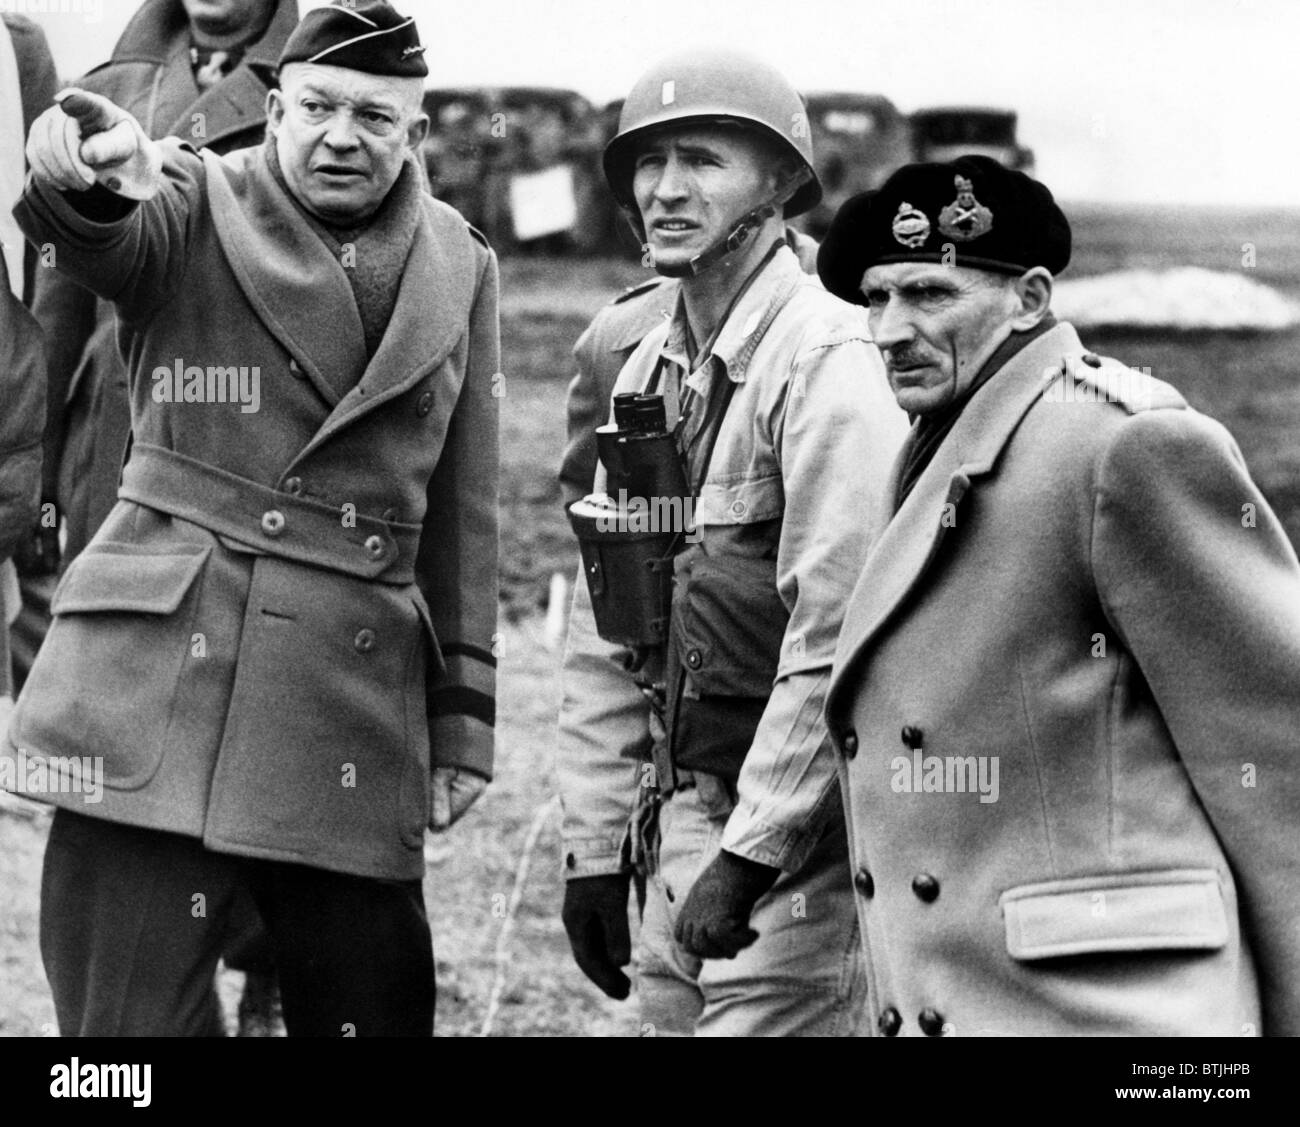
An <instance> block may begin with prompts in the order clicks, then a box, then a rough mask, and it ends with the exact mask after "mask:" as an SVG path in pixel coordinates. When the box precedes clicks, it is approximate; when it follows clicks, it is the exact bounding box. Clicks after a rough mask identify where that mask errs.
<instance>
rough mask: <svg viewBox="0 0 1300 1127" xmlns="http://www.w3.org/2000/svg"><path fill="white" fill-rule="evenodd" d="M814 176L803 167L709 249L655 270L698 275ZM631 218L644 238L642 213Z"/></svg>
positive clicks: (777, 212) (667, 274)
mask: <svg viewBox="0 0 1300 1127" xmlns="http://www.w3.org/2000/svg"><path fill="white" fill-rule="evenodd" d="M811 179H812V172H811V170H809V169H808V168H807V167H806V166H805V167H803V168H800V169H799V171H798V172H797V173H796V174H795V175H794V176H792V177H791V178H790V179H789V180H787V181H786V182H785V183H784V184H782V185H781V186H780V187H779V188H778V189H777V190H776V191H775V192H774V193H773V194H772V195H771V196H769V197H768V198H767V199H766V200H764V201H763V202H762V203H761V204H759V205H758V206H757V207H755V208H752V209H751V210H749V211H747V212H745V214H744V215H742V216H741V217H740V218H739V219H738V220H737V221H736V223H735V224H734V225H733V226H732V228H731V230H730V231H728V232H727V235H726V237H725V238H723V239H720V240H719V241H718V242H716V243H714V244H713V246H711V247H709V248H708V249H707V250H702V251H700V253H699V254H697V255H695V256H694V257H693V258H691V259H690V260H689V261H687V262H684V263H682V264H681V265H680V266H661V265H659V264H658V263H656V264H655V271H656V272H657V273H659V274H662V275H663V276H664V277H665V278H697V277H699V276H700V275H701V274H703V273H704V271H706V270H708V269H709V268H710V267H712V266H716V265H717V264H718V263H719V262H721V261H722V260H723V259H724V258H726V257H728V256H729V255H732V254H735V253H736V251H738V250H740V248H741V247H743V246H744V245H745V244H746V243H747V242H748V241H749V239H750V236H752V235H753V234H754V232H755V231H757V230H758V229H759V228H760V227H762V226H763V224H764V223H766V222H767V221H768V220H769V219H771V218H772V216H774V215H780V214H781V212H782V210H783V209H784V208H785V205H786V204H787V203H788V202H789V200H790V197H791V196H793V195H794V194H795V192H797V191H798V190H799V189H800V188H802V187H803V186H804V185H805V184H806V183H808V181H809V180H811ZM628 218H629V219H630V220H631V221H632V225H633V230H634V231H635V232H636V233H637V235H638V236H640V237H641V238H642V239H643V240H644V239H645V238H646V232H645V228H644V227H643V226H642V225H641V222H640V217H639V216H637V217H636V218H633V217H632V215H631V214H629V216H628Z"/></svg>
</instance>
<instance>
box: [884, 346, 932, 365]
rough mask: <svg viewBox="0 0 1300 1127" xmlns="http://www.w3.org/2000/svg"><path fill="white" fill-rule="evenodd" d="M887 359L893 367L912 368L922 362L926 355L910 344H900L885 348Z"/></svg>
mask: <svg viewBox="0 0 1300 1127" xmlns="http://www.w3.org/2000/svg"><path fill="white" fill-rule="evenodd" d="M885 360H886V362H887V363H888V364H889V365H890V367H893V368H910V367H913V366H914V365H916V364H920V363H922V362H923V361H924V357H922V356H921V355H920V354H919V353H918V352H917V350H916V349H915V348H913V347H911V346H909V345H898V346H897V347H895V348H887V349H885Z"/></svg>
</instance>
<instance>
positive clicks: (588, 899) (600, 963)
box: [560, 873, 632, 1001]
mask: <svg viewBox="0 0 1300 1127" xmlns="http://www.w3.org/2000/svg"><path fill="white" fill-rule="evenodd" d="M631 880H632V878H631V875H630V874H628V873H611V874H609V875H606V876H598V877H574V878H572V879H571V880H569V881H567V882H565V886H564V908H563V909H562V911H561V912H560V918H561V919H562V920H563V921H564V930H565V931H566V932H568V934H569V946H570V947H572V948H573V958H574V960H575V961H576V962H577V964H578V966H579V967H580V968H581V970H582V973H583V974H585V975H586V976H587V977H588V978H589V979H591V981H592V982H594V983H595V984H596V985H597V986H599V987H600V988H601V990H603V991H604V992H605V993H606V994H608V995H609V996H610V997H611V998H617V999H619V1000H620V1001H622V1000H623V999H624V998H626V997H627V996H628V994H629V992H630V991H631V989H632V981H631V979H629V978H628V976H627V975H625V974H624V973H623V972H622V971H621V970H619V969H618V968H619V967H625V966H627V964H628V963H630V962H631V961H632V936H631V933H630V932H629V931H628V926H627V892H628V887H629V885H630V884H631Z"/></svg>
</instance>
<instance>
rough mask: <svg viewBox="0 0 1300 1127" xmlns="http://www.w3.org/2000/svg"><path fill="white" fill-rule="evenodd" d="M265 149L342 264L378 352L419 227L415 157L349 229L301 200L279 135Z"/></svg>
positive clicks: (370, 348)
mask: <svg viewBox="0 0 1300 1127" xmlns="http://www.w3.org/2000/svg"><path fill="white" fill-rule="evenodd" d="M265 152H266V164H267V167H268V168H269V169H270V170H271V175H272V176H274V177H275V181H276V183H277V184H279V185H280V187H281V189H283V191H284V193H285V195H287V196H288V197H289V199H290V200H292V201H293V205H294V207H296V208H297V209H298V211H299V213H300V214H301V215H302V216H303V218H304V219H306V220H307V222H308V223H309V224H310V225H311V228H312V230H313V231H315V232H316V234H317V235H319V236H320V238H321V241H322V242H324V244H325V245H326V246H327V247H329V248H330V250H331V252H333V254H334V255H335V257H336V258H338V259H339V261H340V262H341V263H342V265H343V273H344V274H346V275H347V279H348V282H349V284H350V285H351V286H352V296H353V298H354V299H355V300H356V303H357V312H358V313H360V314H361V325H362V328H363V329H364V330H365V336H366V355H367V356H374V354H375V351H376V350H377V349H378V348H379V342H380V341H381V340H383V337H384V331H385V330H386V329H387V328H388V322H389V320H390V319H391V318H392V316H393V309H394V308H395V307H396V305H397V292H398V290H399V289H400V288H401V285H402V274H403V273H404V271H405V268H406V260H407V258H408V256H409V255H410V253H411V243H412V242H414V240H415V230H416V227H418V226H419V221H420V207H421V205H420V179H419V174H418V172H417V170H416V167H415V163H414V161H412V160H410V159H408V160H407V161H406V163H405V164H403V165H402V171H401V173H400V174H399V175H398V177H397V182H396V183H395V184H394V185H393V186H392V188H390V189H389V191H388V195H387V196H385V197H384V202H383V203H381V204H380V205H379V209H378V210H377V211H376V212H375V213H374V214H373V215H371V216H370V217H369V218H368V219H366V220H365V222H364V223H362V224H361V225H360V226H359V227H352V228H343V227H335V226H333V225H331V224H327V223H325V222H324V221H322V220H320V219H317V218H316V216H314V215H312V213H311V212H310V211H308V210H307V209H306V208H305V207H303V206H302V204H301V203H300V202H299V201H298V198H297V197H296V196H295V195H294V194H293V192H292V190H291V189H290V188H289V185H288V182H287V181H286V180H285V178H284V172H283V170H282V169H281V168H280V157H279V153H278V152H277V150H276V147H275V138H274V137H273V136H271V135H269V134H268V135H267V138H266V146H265Z"/></svg>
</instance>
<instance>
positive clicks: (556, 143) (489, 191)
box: [423, 86, 1034, 256]
mask: <svg viewBox="0 0 1300 1127" xmlns="http://www.w3.org/2000/svg"><path fill="white" fill-rule="evenodd" d="M803 98H804V104H805V106H806V108H807V115H808V116H807V122H806V126H807V128H808V129H809V130H811V133H812V141H813V154H814V161H815V163H816V166H817V174H818V176H819V177H820V178H821V182H822V188H823V193H824V194H823V198H822V201H821V203H820V204H818V206H817V207H816V208H814V209H813V210H812V211H810V212H809V213H808V214H807V215H805V216H802V217H800V218H799V219H798V220H796V223H797V224H798V225H799V226H801V227H802V228H803V229H804V230H806V231H807V232H808V233H809V234H811V235H812V236H813V237H814V238H821V237H822V236H823V235H824V234H825V233H826V230H827V228H828V227H829V226H830V221H831V219H832V218H833V217H834V215H835V213H836V212H837V211H838V210H839V208H840V206H841V205H842V204H843V203H844V201H845V200H847V199H848V198H849V197H850V196H852V195H855V194H856V193H858V192H863V191H867V190H869V189H872V188H878V187H879V186H880V185H881V184H882V183H883V182H884V181H885V180H886V179H887V178H888V177H889V175H890V174H891V173H893V172H894V171H895V170H896V169H898V168H900V167H901V166H902V165H904V164H907V163H909V162H910V161H945V160H952V159H954V158H955V157H958V156H961V155H962V154H964V153H983V154H985V155H987V156H991V157H993V158H994V159H995V160H998V161H1001V162H1002V163H1003V164H1005V165H1007V166H1008V167H1009V168H1017V169H1020V170H1022V171H1024V172H1027V173H1029V174H1030V175H1032V174H1033V171H1034V154H1033V152H1032V151H1031V150H1030V149H1028V148H1026V147H1025V146H1023V145H1021V144H1020V143H1019V141H1018V139H1017V137H1016V124H1017V117H1016V113H1015V111H1014V110H1007V109H998V108H993V107H989V106H935V107H929V108H925V109H920V110H917V111H916V112H915V113H913V114H911V115H907V114H904V113H902V112H901V111H900V110H899V109H898V108H897V107H896V106H895V105H894V103H893V102H891V101H890V100H889V99H888V98H886V97H885V96H884V95H882V94H863V93H857V92H851V91H811V92H808V93H806V94H804V95H803ZM622 107H623V102H622V99H618V100H616V101H613V102H610V103H609V104H608V105H606V106H604V107H603V108H601V109H599V110H598V109H596V108H595V107H594V106H593V105H592V104H591V103H590V102H589V101H588V100H587V99H586V98H584V97H583V96H582V95H581V94H579V93H577V92H576V91H573V90H565V89H560V88H557V87H543V86H474V87H468V86H465V87H440V88H434V89H430V90H427V91H425V95H424V110H425V112H426V113H427V114H428V115H429V118H430V123H431V124H430V130H429V136H428V139H427V140H426V141H425V144H424V154H423V155H424V160H425V167H426V169H427V170H428V173H429V180H430V184H431V187H432V189H433V193H434V195H436V196H438V197H439V198H440V199H443V200H446V201H447V202H448V203H449V204H451V205H452V206H453V207H455V208H457V209H458V210H459V211H460V212H461V213H462V214H463V215H464V216H465V218H466V219H468V220H469V221H470V222H471V223H473V224H474V225H475V226H476V227H478V228H479V229H480V230H481V231H483V232H484V234H486V235H487V237H488V240H489V241H490V242H491V243H492V245H493V247H495V248H496V250H497V251H498V253H501V254H511V253H520V252H522V253H532V252H538V253H547V254H566V253H569V254H623V255H627V256H635V255H639V254H640V253H641V248H640V246H639V245H638V243H637V240H636V238H635V237H634V236H633V234H632V232H631V231H630V229H629V228H628V227H627V225H626V223H625V222H624V221H623V218H622V215H621V213H620V212H619V209H618V208H617V206H616V205H615V203H614V200H613V197H612V196H611V195H610V193H609V188H608V187H607V185H606V183H605V177H604V173H603V171H602V169H601V154H602V152H603V151H604V147H605V144H606V143H607V142H608V141H609V139H610V138H611V137H613V136H614V134H615V133H617V132H618V118H619V113H620V111H621V110H622Z"/></svg>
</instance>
